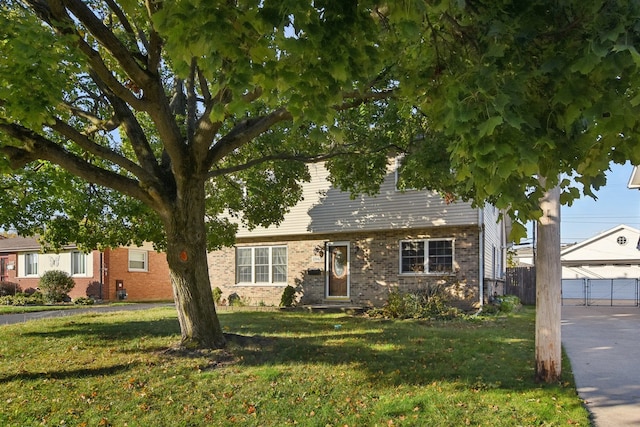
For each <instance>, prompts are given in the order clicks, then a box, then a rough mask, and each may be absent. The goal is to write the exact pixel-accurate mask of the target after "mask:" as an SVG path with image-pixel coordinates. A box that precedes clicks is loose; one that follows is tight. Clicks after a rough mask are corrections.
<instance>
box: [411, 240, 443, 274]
mask: <svg viewBox="0 0 640 427" xmlns="http://www.w3.org/2000/svg"><path fill="white" fill-rule="evenodd" d="M453 255H454V241H453V239H422V240H402V241H400V273H401V274H426V273H431V274H439V273H440V274H448V273H453Z"/></svg>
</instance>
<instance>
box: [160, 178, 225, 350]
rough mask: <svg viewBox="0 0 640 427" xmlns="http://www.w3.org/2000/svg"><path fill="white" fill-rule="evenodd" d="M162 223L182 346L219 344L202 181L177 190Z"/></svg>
mask: <svg viewBox="0 0 640 427" xmlns="http://www.w3.org/2000/svg"><path fill="white" fill-rule="evenodd" d="M178 194H179V195H180V196H179V197H178V200H177V201H176V206H175V209H174V210H173V212H171V215H170V217H169V218H168V220H167V224H166V225H165V227H166V231H167V261H168V263H169V269H170V271H171V284H172V286H173V294H174V299H175V304H176V309H177V311H178V320H179V322H180V329H181V333H182V339H181V343H180V344H181V346H183V347H185V348H190V349H195V348H222V347H224V346H225V338H224V334H223V332H222V328H221V327H220V322H219V320H218V316H217V315H216V309H215V305H214V302H213V294H212V291H211V282H210V279H209V269H208V266H207V244H206V240H207V239H206V229H205V223H204V203H205V195H204V184H203V183H193V182H192V183H191V184H190V185H188V186H185V188H183V189H182V191H179V192H178Z"/></svg>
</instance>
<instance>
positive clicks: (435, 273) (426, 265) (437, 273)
mask: <svg viewBox="0 0 640 427" xmlns="http://www.w3.org/2000/svg"><path fill="white" fill-rule="evenodd" d="M442 241H447V242H451V271H428V269H429V242H442ZM404 242H424V244H425V247H424V251H425V254H424V271H414V272H403V271H402V243H404ZM455 273H456V239H454V238H442V239H439V238H432V239H402V240H400V242H399V244H398V274H399V275H400V276H452V275H455Z"/></svg>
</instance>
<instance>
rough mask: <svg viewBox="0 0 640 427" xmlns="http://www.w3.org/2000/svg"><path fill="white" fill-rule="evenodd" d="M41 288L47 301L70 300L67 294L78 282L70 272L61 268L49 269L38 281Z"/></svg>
mask: <svg viewBox="0 0 640 427" xmlns="http://www.w3.org/2000/svg"><path fill="white" fill-rule="evenodd" d="M38 285H39V287H40V290H41V291H42V293H43V294H44V298H45V300H46V301H47V302H52V303H54V302H62V301H65V300H68V299H69V297H68V296H67V294H68V293H69V292H70V291H71V289H73V287H74V286H75V285H76V283H75V282H74V281H73V279H72V278H71V276H69V274H68V273H66V272H64V271H61V270H49V271H47V272H45V273H44V274H43V275H42V277H41V278H40V281H39V282H38Z"/></svg>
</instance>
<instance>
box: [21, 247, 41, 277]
mask: <svg viewBox="0 0 640 427" xmlns="http://www.w3.org/2000/svg"><path fill="white" fill-rule="evenodd" d="M24 275H25V276H37V275H38V254H37V253H30V254H25V255H24Z"/></svg>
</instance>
